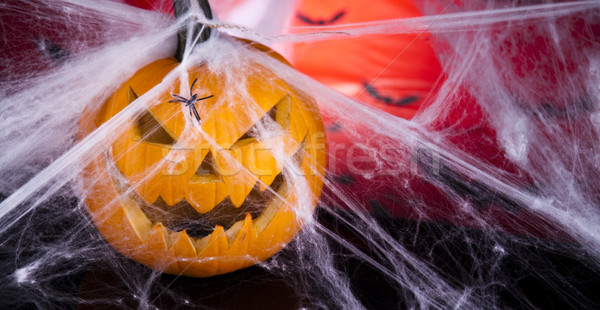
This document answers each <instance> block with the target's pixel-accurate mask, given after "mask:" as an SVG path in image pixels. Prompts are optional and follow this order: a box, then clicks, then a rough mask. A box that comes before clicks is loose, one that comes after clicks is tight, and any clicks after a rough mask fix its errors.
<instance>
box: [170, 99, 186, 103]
mask: <svg viewBox="0 0 600 310" xmlns="http://www.w3.org/2000/svg"><path fill="white" fill-rule="evenodd" d="M169 102H171V103H175V102H187V100H181V99H173V100H169Z"/></svg>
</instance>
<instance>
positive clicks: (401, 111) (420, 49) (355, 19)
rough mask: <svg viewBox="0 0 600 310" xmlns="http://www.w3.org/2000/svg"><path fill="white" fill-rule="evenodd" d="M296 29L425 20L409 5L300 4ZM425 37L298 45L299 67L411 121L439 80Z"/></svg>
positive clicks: (318, 0) (321, 0) (335, 0)
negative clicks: (410, 19)
mask: <svg viewBox="0 0 600 310" xmlns="http://www.w3.org/2000/svg"><path fill="white" fill-rule="evenodd" d="M296 12H297V13H296V16H295V18H294V20H293V21H292V26H330V25H343V24H349V23H360V22H369V21H379V20H388V19H398V18H410V17H418V16H421V14H420V13H419V11H418V10H417V8H416V7H415V6H414V4H412V2H410V1H396V0H375V1H357V0H351V1H340V0H302V1H300V2H299V4H298V7H297V10H296ZM427 38H428V35H427V34H426V33H418V34H402V35H377V36H372V35H366V36H362V37H359V38H353V39H348V38H343V39H335V40H331V41H324V42H311V43H309V44H306V43H298V44H295V45H294V47H293V49H292V51H291V57H290V59H291V61H292V63H293V64H294V66H295V68H296V69H298V70H299V71H302V72H304V73H306V74H308V75H309V76H311V77H313V78H315V79H316V80H318V81H320V82H322V83H324V84H326V85H328V86H330V87H333V88H335V89H336V90H338V91H340V92H342V93H344V94H345V95H347V96H349V97H352V98H357V99H359V100H361V101H364V102H367V103H369V104H371V105H374V106H376V107H378V108H380V109H382V110H384V111H387V112H389V113H392V114H394V115H396V116H400V117H404V118H411V117H412V116H413V115H414V114H415V112H416V111H417V109H418V107H419V106H420V104H421V102H422V101H423V99H424V98H425V97H426V96H427V95H428V94H429V93H430V91H431V89H432V87H433V85H434V83H435V82H436V81H437V79H438V78H439V76H440V73H441V67H440V64H439V62H438V61H437V59H436V56H435V54H434V51H433V49H432V47H431V46H430V44H429V42H428V41H427Z"/></svg>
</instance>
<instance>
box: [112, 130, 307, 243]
mask: <svg viewBox="0 0 600 310" xmlns="http://www.w3.org/2000/svg"><path fill="white" fill-rule="evenodd" d="M305 151H306V137H305V138H304V139H303V141H302V143H301V144H300V145H299V147H298V150H297V151H296V152H295V153H294V155H292V157H291V158H292V160H293V163H294V164H295V165H297V166H300V165H301V163H302V161H303V160H304V156H305ZM110 153H111V152H110V151H106V152H105V159H106V166H107V168H108V174H109V175H110V176H111V180H112V182H113V184H114V186H115V188H116V189H117V190H118V191H119V192H121V193H122V195H124V196H125V197H126V199H128V200H131V201H134V202H135V205H136V206H137V208H139V210H135V211H136V212H135V213H137V214H143V215H145V217H146V220H149V221H150V222H151V223H152V226H156V225H157V224H160V225H162V226H164V227H165V228H167V229H168V230H170V232H169V233H171V234H173V233H174V234H177V233H180V232H181V231H185V232H186V234H187V235H188V236H189V237H190V238H192V239H197V240H195V241H201V239H204V238H206V239H208V237H209V236H210V235H211V234H212V233H213V232H214V231H215V229H216V228H217V227H218V226H220V227H223V229H224V230H225V233H226V235H227V236H228V240H230V241H231V240H232V239H233V238H235V236H237V235H238V234H239V232H240V229H241V228H242V226H243V224H244V222H245V221H247V220H248V219H250V220H251V221H252V222H259V223H260V224H261V225H258V227H253V228H255V229H256V228H259V227H264V226H266V225H267V224H268V223H269V222H270V221H271V219H272V218H273V216H274V215H275V213H277V210H278V209H279V208H280V207H281V205H282V204H283V200H282V199H281V197H287V196H288V194H289V186H288V184H287V180H286V178H285V177H284V174H283V173H279V174H278V175H277V176H276V177H275V179H274V180H273V181H272V183H271V185H270V186H268V187H267V188H266V189H265V190H262V189H261V184H260V181H257V182H256V184H255V185H254V187H253V189H252V191H251V192H250V193H249V194H248V196H247V197H246V199H245V200H244V203H242V205H240V206H239V207H236V206H235V205H234V204H233V202H232V201H231V199H230V198H229V197H226V198H225V199H224V200H223V201H221V202H220V203H219V204H217V205H216V206H215V207H214V208H213V209H212V210H210V211H208V212H206V213H203V214H202V213H199V212H198V211H197V209H196V208H194V207H193V206H192V205H191V204H190V203H189V202H188V201H187V200H185V199H182V200H181V201H180V202H178V203H176V204H175V205H172V206H169V205H168V204H167V203H166V202H165V201H164V200H163V199H162V198H161V197H160V196H159V197H158V199H157V200H156V201H155V202H154V203H152V204H147V203H146V202H145V201H144V200H143V199H142V198H141V197H140V196H139V195H137V194H136V193H135V191H134V190H132V186H131V185H130V184H129V182H128V181H127V178H126V177H125V176H124V175H123V174H122V173H121V171H120V170H119V168H118V167H117V166H116V165H115V163H114V161H112V160H110V159H109V158H110ZM139 211H141V213H140V212H139ZM142 222H145V221H142ZM132 224H133V225H136V223H132ZM255 226H256V225H255ZM247 229H250V228H247ZM257 233H260V229H257Z"/></svg>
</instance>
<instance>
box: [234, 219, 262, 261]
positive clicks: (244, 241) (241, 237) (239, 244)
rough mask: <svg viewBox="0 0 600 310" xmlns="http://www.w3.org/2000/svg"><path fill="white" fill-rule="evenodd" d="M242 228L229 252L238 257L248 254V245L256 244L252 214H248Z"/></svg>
mask: <svg viewBox="0 0 600 310" xmlns="http://www.w3.org/2000/svg"><path fill="white" fill-rule="evenodd" d="M241 226H242V227H241V228H240V229H239V231H238V232H237V235H236V236H235V239H234V240H233V242H231V246H230V247H229V251H230V252H231V253H235V254H238V255H243V254H244V253H247V252H248V245H249V244H251V243H252V242H254V239H255V238H256V230H255V229H254V225H252V216H250V213H246V217H245V218H244V221H243V222H241Z"/></svg>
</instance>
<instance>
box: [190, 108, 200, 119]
mask: <svg viewBox="0 0 600 310" xmlns="http://www.w3.org/2000/svg"><path fill="white" fill-rule="evenodd" d="M190 115H191V116H193V117H195V118H196V120H197V121H198V123H200V115H199V114H198V110H196V106H194V105H191V106H190Z"/></svg>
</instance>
